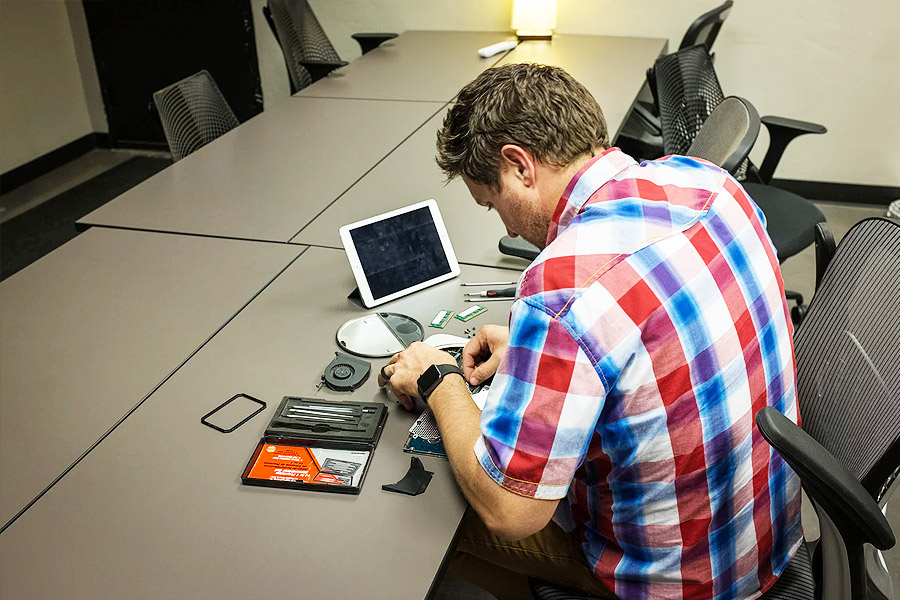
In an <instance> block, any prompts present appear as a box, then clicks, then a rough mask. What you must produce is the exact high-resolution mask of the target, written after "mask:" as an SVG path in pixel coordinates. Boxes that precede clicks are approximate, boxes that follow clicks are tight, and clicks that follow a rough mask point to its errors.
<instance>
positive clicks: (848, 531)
mask: <svg viewBox="0 0 900 600" xmlns="http://www.w3.org/2000/svg"><path fill="white" fill-rule="evenodd" d="M756 425H757V427H758V428H759V432H760V433H761V434H762V436H763V437H764V438H765V439H766V441H767V442H769V444H771V445H772V447H773V448H775V450H777V451H778V453H779V454H780V455H781V456H782V457H783V458H784V460H785V462H787V464H788V465H790V467H791V468H792V469H794V471H795V472H796V473H797V475H799V476H800V481H801V482H802V483H803V489H804V490H806V493H807V495H808V496H809V497H810V499H812V500H814V501H815V502H816V504H818V505H819V507H820V508H822V509H823V510H824V511H825V512H826V513H827V514H828V517H829V518H830V519H831V520H832V522H833V523H834V524H835V526H836V527H837V528H838V529H839V530H840V532H841V535H842V536H843V538H844V541H845V543H847V544H848V545H849V544H858V545H862V544H863V543H868V544H872V545H873V546H875V547H876V548H878V549H879V550H887V549H888V548H891V547H893V546H894V542H895V540H894V532H893V531H892V530H891V526H890V525H889V524H888V522H887V519H885V518H884V514H882V512H881V509H879V508H878V504H876V502H875V500H874V499H873V498H872V496H871V495H869V492H867V491H866V489H865V488H864V487H863V486H862V484H861V483H860V482H858V481H857V480H856V479H854V477H853V476H852V475H851V474H850V472H849V471H847V468H846V467H844V465H843V463H841V462H840V461H839V460H838V459H836V458H835V457H834V456H833V455H832V454H831V453H830V452H829V451H828V450H826V449H825V448H824V447H822V445H821V444H819V442H817V441H816V440H814V439H813V438H812V437H811V436H810V435H809V434H808V433H806V432H805V431H803V430H802V429H800V428H799V427H798V426H797V424H796V423H794V422H793V421H791V420H790V419H788V418H787V417H785V416H784V415H783V414H781V413H780V412H779V411H778V410H777V409H775V408H774V407H771V406H767V407H765V408H763V409H762V410H760V411H759V412H758V413H756Z"/></svg>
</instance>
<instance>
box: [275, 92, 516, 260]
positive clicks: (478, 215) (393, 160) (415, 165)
mask: <svg viewBox="0 0 900 600" xmlns="http://www.w3.org/2000/svg"><path fill="white" fill-rule="evenodd" d="M444 114H446V110H442V111H441V112H440V113H438V114H437V115H435V116H434V117H432V118H431V120H430V121H428V123H426V124H425V125H424V126H423V127H422V128H421V129H419V130H418V131H417V132H416V133H415V134H414V135H413V136H412V137H410V138H409V139H408V140H407V141H406V142H404V143H403V144H402V145H401V146H400V147H399V148H397V149H396V150H395V151H394V152H392V153H391V154H390V155H389V156H388V157H387V158H385V159H384V160H383V161H382V162H381V163H379V165H378V166H377V167H375V168H374V169H372V170H371V171H370V172H369V173H368V174H367V175H366V176H365V177H363V178H362V179H361V180H360V181H359V182H358V183H357V184H356V185H354V186H353V187H352V188H350V189H349V190H348V191H347V193H345V194H344V195H343V196H341V197H340V198H339V199H338V201H337V202H335V203H334V204H332V205H331V206H330V207H328V209H327V210H325V211H324V212H323V213H322V214H321V215H319V217H317V218H316V219H315V220H314V221H313V222H312V223H311V224H310V225H309V226H307V227H306V228H305V229H304V230H303V231H301V232H300V233H299V234H298V235H297V236H295V237H294V238H293V240H292V241H293V242H295V243H300V244H313V245H321V246H328V247H332V248H341V247H342V246H341V239H340V235H339V233H338V229H339V228H340V227H341V226H342V225H346V224H348V223H351V222H353V221H357V220H360V219H364V218H366V217H370V216H373V215H377V214H380V213H384V212H387V211H389V210H393V209H395V208H399V207H401V206H406V205H409V204H412V203H414V202H419V201H421V200H425V199H427V198H434V199H435V200H437V203H438V206H439V208H440V211H441V217H442V218H443V219H444V223H445V225H446V226H447V233H448V234H449V235H450V243H451V244H452V245H453V250H454V252H455V253H456V258H457V259H458V260H459V261H460V262H464V263H469V264H475V265H483V266H496V267H505V268H511V269H516V270H519V271H521V270H522V269H524V268H525V267H527V266H528V262H527V261H525V260H522V259H519V258H514V257H511V256H505V255H503V254H501V253H500V251H499V250H498V249H497V243H498V242H499V240H500V238H501V237H502V236H504V235H505V234H506V228H505V227H504V226H503V222H502V221H501V220H500V217H499V216H497V213H496V212H488V211H486V210H485V209H484V208H483V207H481V206H478V205H477V204H475V201H474V200H473V199H472V196H471V195H470V194H469V190H468V189H466V186H465V184H464V183H463V182H462V181H460V180H459V179H455V180H453V181H451V182H450V183H449V184H447V185H445V184H444V181H445V177H444V176H443V174H442V173H441V171H440V169H438V167H437V164H435V162H434V152H435V151H434V143H435V135H436V133H437V130H438V128H439V127H440V126H441V123H442V121H443V118H444Z"/></svg>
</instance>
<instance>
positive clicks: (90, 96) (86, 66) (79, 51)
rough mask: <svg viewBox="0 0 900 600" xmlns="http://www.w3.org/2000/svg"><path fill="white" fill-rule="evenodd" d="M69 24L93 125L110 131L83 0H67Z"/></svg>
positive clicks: (95, 127) (104, 131)
mask: <svg viewBox="0 0 900 600" xmlns="http://www.w3.org/2000/svg"><path fill="white" fill-rule="evenodd" d="M65 1H66V12H67V13H68V15H69V25H70V27H71V30H72V41H73V42H74V47H75V58H76V60H77V61H78V71H79V72H80V73H81V87H82V88H83V89H84V99H85V102H87V107H88V114H89V115H90V117H91V127H92V129H93V130H94V131H95V132H97V133H109V122H108V121H107V119H106V109H105V108H104V106H103V96H102V94H101V93H100V78H99V77H98V76H97V64H96V62H95V61H94V49H93V47H91V36H90V33H89V32H88V25H87V17H86V16H85V14H84V5H83V4H82V3H81V0H65Z"/></svg>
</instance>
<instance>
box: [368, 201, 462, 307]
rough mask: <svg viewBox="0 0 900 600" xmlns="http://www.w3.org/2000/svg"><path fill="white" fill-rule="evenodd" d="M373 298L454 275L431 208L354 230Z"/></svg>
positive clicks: (410, 212)
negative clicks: (447, 275) (450, 274)
mask: <svg viewBox="0 0 900 600" xmlns="http://www.w3.org/2000/svg"><path fill="white" fill-rule="evenodd" d="M350 237H351V238H352V239H353V245H354V246H355V247H356V253H357V255H358V256H359V262H360V265H361V266H362V270H363V272H364V273H365V276H366V280H367V281H368V284H369V289H370V290H371V292H372V297H373V298H374V299H375V300H376V301H377V300H378V299H380V298H384V297H386V296H389V295H391V294H393V293H396V292H399V291H401V290H405V289H408V288H411V287H413V286H415V285H416V284H419V283H422V282H424V281H429V280H432V279H435V278H438V277H440V276H441V275H446V274H448V273H450V271H451V269H450V263H449V262H448V260H447V255H446V253H445V251H444V247H443V245H442V243H441V238H440V235H439V234H438V230H437V227H436V226H435V223H434V219H433V218H432V215H431V211H430V210H429V208H428V207H427V206H422V207H421V208H418V209H416V210H412V211H409V212H404V213H401V214H398V215H395V216H393V217H390V218H388V219H384V220H381V221H376V222H374V223H369V224H368V225H362V226H360V227H356V228H354V229H352V230H350Z"/></svg>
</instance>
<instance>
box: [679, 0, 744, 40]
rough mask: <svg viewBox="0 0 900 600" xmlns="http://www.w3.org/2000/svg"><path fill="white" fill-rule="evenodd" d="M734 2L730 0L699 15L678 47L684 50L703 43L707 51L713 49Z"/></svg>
mask: <svg viewBox="0 0 900 600" xmlns="http://www.w3.org/2000/svg"><path fill="white" fill-rule="evenodd" d="M733 4H734V2H732V0H728V1H727V2H725V3H724V4H722V6H719V7H716V8H714V9H712V10H711V11H709V12H707V13H703V14H702V15H700V16H699V17H697V20H696V21H694V22H693V23H691V26H690V27H688V30H687V31H686V32H685V34H684V37H683V38H682V40H681V45H680V46H679V47H678V49H679V50H682V49H684V48H688V47H690V46H696V45H697V44H703V45H705V46H706V49H707V51H709V50H712V47H713V43H714V42H715V41H716V37H717V36H718V35H719V30H720V29H722V23H724V22H725V19H726V18H728V14H729V13H730V12H731V7H732V5H733Z"/></svg>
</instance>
